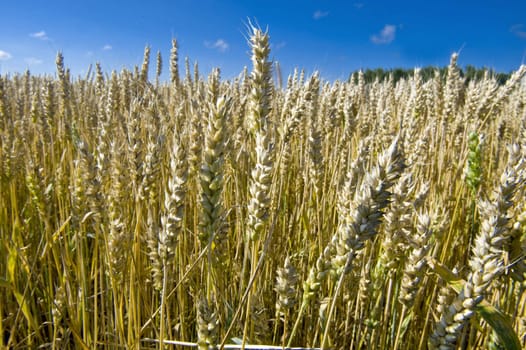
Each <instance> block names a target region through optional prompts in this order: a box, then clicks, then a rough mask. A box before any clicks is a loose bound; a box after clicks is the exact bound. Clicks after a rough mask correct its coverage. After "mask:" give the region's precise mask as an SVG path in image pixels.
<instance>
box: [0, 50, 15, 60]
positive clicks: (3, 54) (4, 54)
mask: <svg viewBox="0 0 526 350" xmlns="http://www.w3.org/2000/svg"><path fill="white" fill-rule="evenodd" d="M11 57H13V56H11V54H10V53H9V52H6V51H2V50H0V61H7V60H8V59H10V58H11Z"/></svg>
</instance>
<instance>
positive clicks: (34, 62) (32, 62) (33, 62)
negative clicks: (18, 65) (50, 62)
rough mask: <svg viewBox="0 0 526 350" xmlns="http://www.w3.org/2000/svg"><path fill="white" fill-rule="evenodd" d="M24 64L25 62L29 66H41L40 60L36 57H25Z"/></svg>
mask: <svg viewBox="0 0 526 350" xmlns="http://www.w3.org/2000/svg"><path fill="white" fill-rule="evenodd" d="M24 62H26V63H27V64H28V65H30V66H34V65H37V64H42V62H43V61H42V60H41V59H39V58H36V57H26V58H24Z"/></svg>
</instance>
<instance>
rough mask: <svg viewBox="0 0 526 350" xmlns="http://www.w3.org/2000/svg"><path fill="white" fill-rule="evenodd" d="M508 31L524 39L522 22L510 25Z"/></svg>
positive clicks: (525, 37)
mask: <svg viewBox="0 0 526 350" xmlns="http://www.w3.org/2000/svg"><path fill="white" fill-rule="evenodd" d="M510 32H512V33H513V34H515V35H516V36H518V37H519V38H521V39H526V30H524V24H514V25H512V26H511V28H510Z"/></svg>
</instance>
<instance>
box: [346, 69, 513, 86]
mask: <svg viewBox="0 0 526 350" xmlns="http://www.w3.org/2000/svg"><path fill="white" fill-rule="evenodd" d="M437 71H438V72H439V74H440V77H442V78H443V79H445V77H446V76H447V66H446V67H434V66H427V67H422V68H420V75H421V76H422V79H423V80H424V81H427V80H429V79H432V78H434V77H435V72H437ZM459 71H460V75H461V76H462V77H464V78H465V81H466V84H467V83H469V82H470V81H471V80H475V81H478V80H481V79H483V78H484V75H485V74H486V73H488V74H489V76H492V77H494V78H495V79H496V80H497V82H498V83H499V84H501V85H502V84H504V83H506V81H507V80H508V79H509V77H510V76H511V73H499V72H495V71H494V70H493V69H489V68H476V67H474V66H472V65H467V66H465V67H464V69H462V68H461V67H459ZM414 72H415V70H414V68H410V69H406V68H394V69H383V68H376V69H370V68H367V69H365V70H363V75H364V79H365V81H366V82H368V83H371V82H373V81H375V80H376V79H378V80H379V81H383V80H385V79H389V77H390V76H391V75H392V76H393V81H394V82H395V83H396V82H397V81H399V80H400V79H402V78H403V79H407V78H409V77H412V76H413V74H414ZM357 76H358V75H357V74H354V78H355V79H357ZM351 78H352V75H351V76H350V77H349V79H351Z"/></svg>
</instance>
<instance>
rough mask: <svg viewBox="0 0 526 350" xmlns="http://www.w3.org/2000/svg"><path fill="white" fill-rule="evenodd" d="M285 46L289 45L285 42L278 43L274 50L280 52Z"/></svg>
mask: <svg viewBox="0 0 526 350" xmlns="http://www.w3.org/2000/svg"><path fill="white" fill-rule="evenodd" d="M285 46H287V43H286V42H285V41H281V42H279V43H277V44H276V45H275V46H274V48H275V49H276V50H279V49H282V48H284V47H285Z"/></svg>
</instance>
